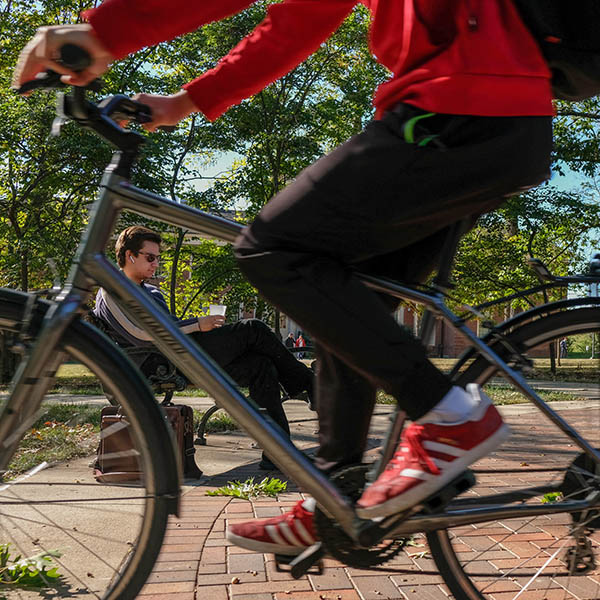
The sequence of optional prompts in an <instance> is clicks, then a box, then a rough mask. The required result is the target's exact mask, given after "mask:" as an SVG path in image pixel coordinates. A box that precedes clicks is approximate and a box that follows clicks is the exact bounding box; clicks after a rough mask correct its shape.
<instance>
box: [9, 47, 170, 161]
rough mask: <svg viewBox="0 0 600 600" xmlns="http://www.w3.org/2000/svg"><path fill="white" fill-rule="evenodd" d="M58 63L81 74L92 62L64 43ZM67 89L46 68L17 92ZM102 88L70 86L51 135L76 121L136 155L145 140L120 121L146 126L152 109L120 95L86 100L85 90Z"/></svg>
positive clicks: (83, 52)
mask: <svg viewBox="0 0 600 600" xmlns="http://www.w3.org/2000/svg"><path fill="white" fill-rule="evenodd" d="M59 62H60V63H61V64H63V65H64V66H65V67H67V68H69V69H71V70H73V71H76V72H80V71H83V70H85V69H86V68H87V67H88V66H89V65H90V64H91V63H92V59H91V56H90V55H89V53H88V52H87V51H86V50H84V49H83V48H80V47H79V46H75V45H73V44H65V45H64V46H62V47H61V48H60V59H59ZM66 87H68V84H65V83H63V82H62V81H61V75H60V74H59V73H57V72H56V71H53V70H51V69H48V70H47V71H45V72H44V73H40V74H38V75H37V76H36V78H35V79H33V80H31V81H27V82H25V83H24V84H23V85H22V86H21V87H20V88H18V89H17V90H16V91H17V93H18V94H24V93H26V92H30V91H32V90H36V89H43V90H55V89H62V88H66ZM101 88H102V81H101V80H99V79H96V80H94V81H92V82H91V83H89V84H88V85H87V86H85V87H75V86H74V87H73V88H72V91H71V92H70V93H69V94H62V95H61V96H60V97H59V102H58V107H57V112H58V119H57V121H55V125H54V127H53V132H54V133H55V134H57V133H58V132H59V131H60V126H61V125H62V123H64V122H65V120H72V121H75V122H77V123H78V124H79V125H80V126H82V127H84V128H86V129H91V130H92V131H94V132H96V133H97V134H98V135H100V136H101V137H103V138H104V139H105V140H107V141H108V142H110V143H111V144H112V145H113V146H115V147H116V148H118V149H119V150H121V151H122V152H126V153H130V154H137V151H138V149H139V147H140V146H141V145H142V144H143V143H144V142H145V138H144V137H143V136H142V135H140V134H139V133H136V132H135V131H131V130H129V129H125V128H123V127H121V126H120V125H119V122H121V121H134V122H136V123H140V124H142V123H149V122H151V121H152V109H151V108H150V107H149V106H147V105H145V104H142V103H141V102H137V101H136V100H132V99H131V98H129V97H128V96H124V95H121V94H118V95H114V96H108V97H106V98H104V99H103V100H101V101H100V102H98V103H97V104H95V103H94V102H91V101H89V100H88V99H87V98H86V91H93V92H98V91H100V89H101ZM159 129H161V130H162V131H173V130H174V129H175V127H165V126H163V127H160V128H159Z"/></svg>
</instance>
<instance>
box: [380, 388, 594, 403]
mask: <svg viewBox="0 0 600 600" xmlns="http://www.w3.org/2000/svg"><path fill="white" fill-rule="evenodd" d="M484 389H485V393H486V394H487V395H488V396H489V397H490V398H491V399H492V401H493V402H494V404H496V405H497V406H501V405H506V404H525V403H527V402H529V400H528V399H527V398H525V396H523V394H521V393H520V392H518V391H517V390H515V389H514V388H512V387H510V386H503V385H486V386H485V388H484ZM536 391H537V393H538V394H539V396H540V398H541V399H542V400H544V402H572V401H574V400H585V398H581V397H580V396H575V395H573V394H569V393H567V392H560V391H554V390H536ZM395 403H396V400H394V398H393V397H392V396H390V395H388V394H386V393H385V392H383V391H381V390H379V391H378V392H377V404H395Z"/></svg>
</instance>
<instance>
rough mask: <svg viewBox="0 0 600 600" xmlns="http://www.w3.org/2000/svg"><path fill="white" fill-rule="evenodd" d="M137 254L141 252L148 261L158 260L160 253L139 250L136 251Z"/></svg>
mask: <svg viewBox="0 0 600 600" xmlns="http://www.w3.org/2000/svg"><path fill="white" fill-rule="evenodd" d="M138 254H143V255H144V256H145V257H146V260H147V261H148V262H149V263H153V262H159V261H160V254H152V253H151V252H142V251H141V250H140V251H139V252H138Z"/></svg>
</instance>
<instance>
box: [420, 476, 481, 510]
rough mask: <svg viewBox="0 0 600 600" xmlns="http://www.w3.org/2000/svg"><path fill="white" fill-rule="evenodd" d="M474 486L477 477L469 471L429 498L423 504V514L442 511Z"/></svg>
mask: <svg viewBox="0 0 600 600" xmlns="http://www.w3.org/2000/svg"><path fill="white" fill-rule="evenodd" d="M474 485H475V475H474V474H473V471H471V470H470V469H467V470H466V471H464V472H463V473H461V474H460V475H459V476H458V477H456V479H453V480H452V481H451V482H450V483H449V484H447V485H446V486H444V487H443V488H442V489H441V490H438V491H437V492H435V494H432V495H431V496H429V498H427V499H426V500H425V501H424V502H423V509H422V512H436V511H439V510H441V509H442V508H444V507H445V506H447V505H448V504H450V502H451V501H452V500H453V499H454V498H456V496H459V495H460V494H463V493H464V492H466V491H467V490H468V489H470V488H472V487H473V486H474Z"/></svg>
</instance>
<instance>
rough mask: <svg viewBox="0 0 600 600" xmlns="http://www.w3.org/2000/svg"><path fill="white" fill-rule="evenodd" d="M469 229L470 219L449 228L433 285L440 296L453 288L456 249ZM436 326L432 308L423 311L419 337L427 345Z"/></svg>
mask: <svg viewBox="0 0 600 600" xmlns="http://www.w3.org/2000/svg"><path fill="white" fill-rule="evenodd" d="M468 229H469V219H463V220H462V221H457V222H456V223H454V224H453V225H451V226H450V227H449V228H448V234H447V235H446V239H445V240H444V246H443V248H442V253H441V258H440V264H439V268H438V271H437V275H436V276H435V278H434V280H433V285H432V287H433V289H434V290H435V291H436V292H438V294H439V295H440V296H441V294H442V293H443V292H445V291H447V290H449V289H450V288H452V283H451V282H450V273H451V272H452V268H453V267H454V259H455V257H456V250H457V248H458V244H459V242H460V239H461V237H462V236H463V235H464V234H465V233H466V232H467V230H468ZM434 327H435V316H434V315H433V313H432V312H431V311H430V310H426V311H425V312H424V313H423V318H422V320H421V327H420V330H419V337H420V338H421V341H422V342H423V344H425V345H427V343H428V341H429V340H430V339H431V336H432V334H433V329H434Z"/></svg>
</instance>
